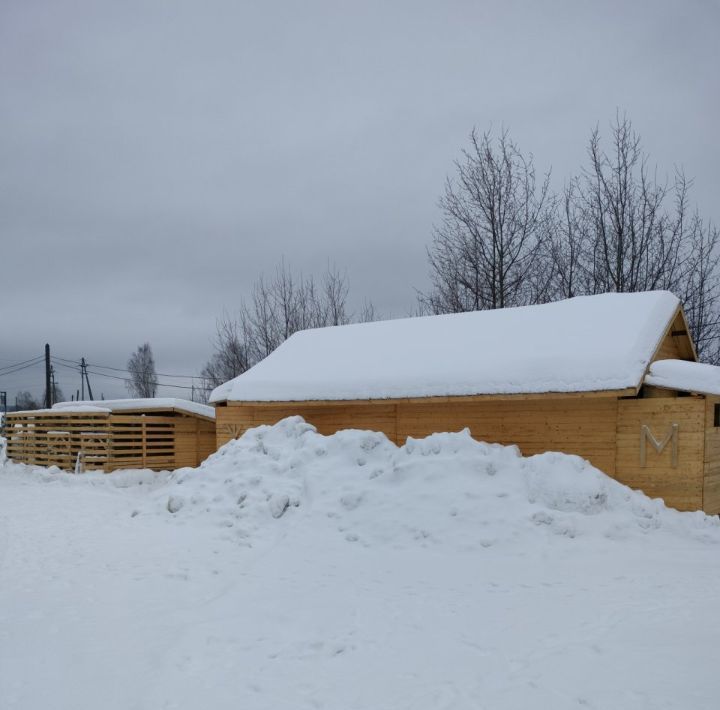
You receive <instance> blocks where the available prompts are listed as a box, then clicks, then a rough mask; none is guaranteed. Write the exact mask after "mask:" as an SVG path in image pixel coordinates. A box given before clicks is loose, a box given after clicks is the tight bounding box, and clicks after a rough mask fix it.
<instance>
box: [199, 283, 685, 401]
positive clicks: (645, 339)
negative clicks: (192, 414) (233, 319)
mask: <svg viewBox="0 0 720 710" xmlns="http://www.w3.org/2000/svg"><path fill="white" fill-rule="evenodd" d="M678 306H679V301H678V299H677V298H676V297H675V296H674V295H673V294H671V293H669V292H667V291H650V292H645V293H632V294H630V293H628V294H616V293H611V294H602V295H598V296H582V297H577V298H572V299H568V300H565V301H557V302H555V303H548V304H543V305H537V306H525V307H521V308H506V309H502V310H494V311H475V312H471V313H458V314H450V315H439V316H425V317H421V318H405V319H401V320H390V321H379V322H374V323H358V324H353V325H346V326H335V327H330V328H318V329H315V330H305V331H301V332H299V333H295V334H294V335H293V336H291V337H290V338H288V340H286V341H285V342H284V343H283V344H282V345H281V346H280V347H279V348H277V350H275V351H274V352H273V353H271V354H270V355H269V356H268V357H267V358H265V359H264V360H263V361H262V362H260V363H258V364H257V365H255V367H253V368H251V369H250V370H248V371H247V372H245V373H243V374H242V375H240V376H239V377H236V378H235V379H234V380H230V381H229V382H226V383H225V384H223V385H220V387H217V388H216V389H215V390H214V391H213V393H212V395H211V397H210V401H211V402H220V401H224V400H234V401H309V400H358V399H385V398H400V397H432V396H455V395H475V394H521V393H522V394H529V393H545V392H588V391H596V390H597V391H599V390H622V389H627V388H637V387H639V386H640V384H641V382H642V378H643V375H644V374H645V370H646V368H647V366H648V364H649V363H650V361H651V359H652V357H653V355H654V353H655V351H656V349H657V347H658V345H659V344H660V341H661V340H662V337H663V335H664V333H665V330H666V328H667V327H668V325H669V323H670V322H671V319H672V318H673V316H674V315H675V313H676V311H677V308H678Z"/></svg>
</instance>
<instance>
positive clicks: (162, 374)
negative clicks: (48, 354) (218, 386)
mask: <svg viewBox="0 0 720 710" xmlns="http://www.w3.org/2000/svg"><path fill="white" fill-rule="evenodd" d="M53 357H54V358H57V359H58V360H62V361H63V362H68V363H72V364H74V365H78V366H79V361H77V360H69V359H68V358H62V357H58V356H57V355H53ZM87 366H88V367H98V368H100V369H101V370H112V371H113V372H128V373H129V372H130V370H128V369H127V368H125V367H112V366H111V365H98V364H97V363H95V362H88V363H87ZM155 374H156V375H157V376H158V377H176V378H180V379H185V380H197V379H201V378H202V376H201V375H178V374H176V373H173V374H171V373H169V372H156V373H155Z"/></svg>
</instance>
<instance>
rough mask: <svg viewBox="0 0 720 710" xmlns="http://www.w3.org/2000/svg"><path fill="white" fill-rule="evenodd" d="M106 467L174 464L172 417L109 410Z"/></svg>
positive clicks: (164, 467)
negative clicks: (109, 430) (120, 412)
mask: <svg viewBox="0 0 720 710" xmlns="http://www.w3.org/2000/svg"><path fill="white" fill-rule="evenodd" d="M110 423H111V438H110V447H109V448H110V451H109V457H108V466H107V467H106V469H105V470H106V471H114V470H116V469H119V468H151V469H154V470H156V471H160V470H164V469H172V468H175V431H174V426H175V417H172V416H161V415H149V414H132V415H128V414H111V415H110Z"/></svg>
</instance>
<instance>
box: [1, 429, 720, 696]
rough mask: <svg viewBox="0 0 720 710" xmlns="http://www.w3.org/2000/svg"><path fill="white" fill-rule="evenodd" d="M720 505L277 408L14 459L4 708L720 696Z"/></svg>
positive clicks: (574, 467)
mask: <svg viewBox="0 0 720 710" xmlns="http://www.w3.org/2000/svg"><path fill="white" fill-rule="evenodd" d="M718 639H720V526H718V523H717V521H716V520H715V519H710V518H706V517H705V516H703V515H702V514H690V513H677V512H675V511H672V510H668V509H666V508H664V506H663V505H662V503H661V502H660V501H651V500H649V499H647V498H646V497H644V496H643V495H641V494H639V493H635V492H632V491H630V490H629V489H627V488H625V487H623V486H621V485H619V484H617V483H616V482H614V481H612V480H611V479H609V478H607V477H606V476H604V475H603V474H601V473H600V472H599V471H597V470H595V469H593V468H592V467H590V466H589V464H587V463H585V462H584V461H582V460H581V459H578V458H576V457H572V456H566V455H562V454H545V455H542V456H535V457H532V458H527V459H524V458H522V457H520V456H519V454H518V452H517V450H515V449H514V448H513V447H500V446H488V445H485V444H480V443H477V442H474V441H473V440H472V439H470V437H469V436H468V435H467V434H465V433H460V434H438V435H434V436H432V437H429V438H427V439H425V440H421V441H412V440H411V441H409V442H408V444H407V445H406V446H404V447H402V448H397V447H395V446H394V445H393V444H391V443H390V442H388V441H387V439H385V437H383V436H382V435H379V434H374V433H371V432H357V431H347V432H340V433H338V434H336V435H334V436H331V437H323V436H320V435H318V434H316V433H315V432H314V430H313V429H312V427H310V426H308V425H307V424H305V423H304V422H303V421H302V420H300V419H297V418H293V419H289V420H285V421H284V422H281V423H280V424H278V425H276V426H275V427H260V428H258V429H255V430H252V431H250V432H248V433H247V434H246V435H245V436H244V437H243V438H242V439H240V440H238V441H235V442H231V443H230V444H228V445H227V446H225V447H224V448H223V449H221V450H220V451H219V452H218V453H217V454H215V455H214V456H212V457H211V458H210V459H208V460H207V461H206V462H205V463H204V464H203V465H202V466H201V467H200V468H199V469H183V470H181V471H178V472H176V473H175V474H172V475H169V474H152V473H150V472H148V471H127V472H117V473H114V474H110V475H105V476H103V475H102V474H86V475H83V476H72V475H69V474H63V473H60V472H57V471H52V470H46V469H37V468H35V469H31V468H28V467H24V466H19V465H15V464H11V463H7V462H6V463H4V464H2V463H0V708H3V710H15V709H23V710H31V709H32V710H38V709H44V708H54V709H55V710H60V709H67V710H71V709H72V710H81V709H85V708H87V709H92V710H97V709H98V708H103V710H109V709H115V708H117V709H118V710H120V709H122V710H132V709H140V708H142V709H145V708H147V709H148V710H150V709H152V710H156V709H160V708H187V709H199V708H213V709H216V708H247V709H250V710H252V709H255V708H257V709H263V708H274V709H277V708H288V709H289V710H290V709H292V710H302V709H304V708H329V709H332V710H344V709H348V710H349V709H361V708H362V709H372V710H382V709H384V708H388V709H390V708H393V709H395V708H403V709H407V710H421V709H423V708H428V709H433V710H435V709H438V708H458V709H468V710H470V709H471V708H472V709H473V710H476V709H478V708H489V709H490V708H491V709H493V710H496V709H498V708H500V709H504V708H508V709H510V708H512V709H513V710H515V709H524V708H552V709H564V708H598V709H599V708H605V709H608V710H620V709H622V708H627V709H628V710H630V709H631V710H640V709H643V708H648V709H650V708H652V709H653V710H655V709H657V708H683V709H684V710H685V709H690V708H693V709H701V708H703V709H704V708H707V709H710V708H713V710H714V709H715V708H717V707H718V702H719V701H718V698H720V673H719V672H718V662H719V661H720V651H718Z"/></svg>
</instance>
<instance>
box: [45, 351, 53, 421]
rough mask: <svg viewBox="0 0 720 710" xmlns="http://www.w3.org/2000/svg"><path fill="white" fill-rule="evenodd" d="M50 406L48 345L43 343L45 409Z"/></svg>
mask: <svg viewBox="0 0 720 710" xmlns="http://www.w3.org/2000/svg"><path fill="white" fill-rule="evenodd" d="M50 407H52V393H51V392H50V345H48V343H45V409H50Z"/></svg>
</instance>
